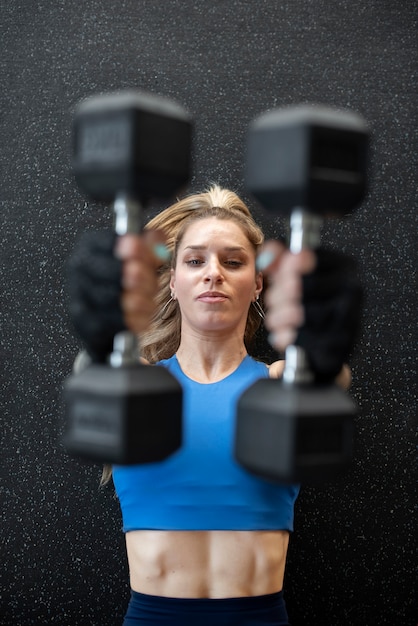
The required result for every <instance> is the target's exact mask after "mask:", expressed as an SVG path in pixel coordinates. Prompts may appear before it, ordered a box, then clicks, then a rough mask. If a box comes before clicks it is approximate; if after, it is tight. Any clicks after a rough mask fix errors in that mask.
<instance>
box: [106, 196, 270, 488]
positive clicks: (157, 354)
mask: <svg viewBox="0 0 418 626" xmlns="http://www.w3.org/2000/svg"><path fill="white" fill-rule="evenodd" d="M210 217H215V218H217V219H220V220H232V221H233V222H235V223H236V224H238V225H239V226H240V227H241V228H242V230H243V232H244V233H245V235H246V237H247V238H248V241H249V242H250V243H251V245H252V246H253V249H254V252H255V254H257V252H258V250H259V248H260V246H261V245H262V243H263V241H264V235H263V232H262V230H261V228H260V227H259V226H258V225H257V224H256V222H255V221H254V218H253V217H252V215H251V213H250V211H249V209H248V207H247V206H246V204H244V202H243V201H242V200H241V199H240V198H239V197H238V196H237V194H236V193H234V192H233V191H230V190H228V189H222V188H221V187H219V186H218V185H212V186H211V187H209V189H207V190H206V191H204V192H203V193H200V194H193V195H190V196H187V197H185V198H183V199H182V200H179V201H178V202H176V203H175V204H173V205H171V206H170V207H168V208H167V209H165V210H164V211H162V212H161V213H159V214H158V215H156V216H155V217H154V218H153V219H152V220H150V221H149V222H148V224H147V225H146V228H147V229H159V230H162V231H163V232H164V234H165V236H166V246H167V248H168V249H169V251H170V252H171V263H167V264H166V265H162V266H161V267H160V269H159V274H160V289H159V291H158V295H157V299H156V305H157V306H156V311H157V312H156V315H155V317H154V320H153V322H152V324H151V327H150V329H149V331H148V332H146V333H144V334H143V335H142V336H141V353H142V356H143V357H145V358H146V359H147V360H148V361H149V362H150V363H156V362H157V361H160V360H161V359H167V358H169V357H171V356H173V354H175V352H176V351H177V348H178V347H179V345H180V333H181V315H180V309H179V307H178V304H177V303H176V302H175V301H171V294H170V278H171V272H170V270H171V268H174V267H175V264H176V259H177V250H178V246H179V244H180V243H181V241H182V238H183V236H184V234H185V232H186V230H187V228H188V227H189V226H190V224H192V223H194V222H196V221H197V220H202V219H207V218H210ZM260 324H261V318H260V316H259V314H258V313H257V311H256V310H255V308H254V307H250V308H249V311H248V317H247V324H246V328H245V334H244V341H245V344H246V346H247V349H248V347H249V346H250V345H251V342H252V341H253V339H254V336H255V333H256V332H257V330H258V328H259V326H260ZM111 476H112V467H111V466H110V465H105V466H104V468H103V473H102V477H101V481H100V484H101V485H102V486H103V485H105V484H106V483H108V482H109V480H110V478H111Z"/></svg>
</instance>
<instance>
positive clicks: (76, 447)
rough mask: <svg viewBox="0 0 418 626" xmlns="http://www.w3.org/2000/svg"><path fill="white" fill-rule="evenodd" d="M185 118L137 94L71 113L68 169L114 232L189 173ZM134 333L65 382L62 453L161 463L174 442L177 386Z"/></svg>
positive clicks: (178, 425) (102, 99)
mask: <svg viewBox="0 0 418 626" xmlns="http://www.w3.org/2000/svg"><path fill="white" fill-rule="evenodd" d="M191 141H192V121H191V119H190V116H189V115H188V113H187V112H186V111H185V110H184V109H183V108H182V107H181V106H179V105H178V104H177V103H175V102H173V101H171V100H168V99H166V98H163V97H160V96H155V95H153V94H148V93H144V92H141V91H129V92H120V93H113V94H105V95H100V96H93V97H91V98H88V99H86V100H84V101H83V102H82V103H80V104H79V106H78V107H77V109H76V112H75V116H74V153H73V172H74V176H75V180H76V182H77V183H78V186H79V188H80V189H81V190H82V191H83V192H84V193H86V194H87V195H88V196H89V197H90V198H92V199H95V200H100V201H105V202H111V203H112V205H113V211H114V222H115V230H116V234H117V235H124V234H127V233H139V232H140V231H141V226H142V214H143V207H144V206H145V205H146V204H147V203H148V202H149V201H150V200H151V199H152V198H158V199H165V198H169V197H171V196H172V195H173V194H174V193H175V192H177V191H179V189H180V188H182V187H183V186H184V185H186V183H187V182H188V180H189V177H190V171H191ZM139 356H140V350H139V345H138V340H137V337H136V336H134V335H133V334H132V333H130V332H121V333H118V334H117V335H116V336H115V338H114V346H113V352H112V354H111V355H109V359H108V363H107V364H99V363H92V364H90V365H89V366H88V367H87V368H86V369H85V370H84V371H82V372H80V373H75V374H74V375H72V376H70V377H69V379H67V381H66V382H65V386H64V397H65V404H66V428H65V433H64V437H63V442H64V446H65V448H66V450H67V452H68V453H69V454H70V455H72V456H76V457H80V458H85V459H89V460H92V461H96V462H100V463H115V464H123V465H124V464H133V463H150V462H156V461H161V460H163V459H165V458H166V457H168V456H169V455H171V454H172V453H173V452H175V451H176V450H177V449H178V448H179V447H180V445H181V441H182V390H181V386H180V384H179V383H178V382H177V380H176V379H175V378H174V377H173V376H172V375H171V374H170V373H169V372H168V371H167V370H166V369H165V368H163V367H159V366H149V365H143V364H141V363H140V362H139Z"/></svg>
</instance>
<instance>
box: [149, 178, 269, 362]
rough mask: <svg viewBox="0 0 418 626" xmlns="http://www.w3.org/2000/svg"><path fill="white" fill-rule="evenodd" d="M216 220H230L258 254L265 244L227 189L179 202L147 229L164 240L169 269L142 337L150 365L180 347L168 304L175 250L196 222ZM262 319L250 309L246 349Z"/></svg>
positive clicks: (175, 312)
mask: <svg viewBox="0 0 418 626" xmlns="http://www.w3.org/2000/svg"><path fill="white" fill-rule="evenodd" d="M211 217H215V218H216V219H220V220H231V221H233V222H235V223H236V224H238V225H239V226H240V228H241V229H242V230H243V232H244V233H245V235H246V237H247V238H248V241H249V242H250V243H251V245H252V246H253V249H254V252H255V254H257V252H258V250H259V248H260V246H261V245H262V243H263V241H264V236H263V232H262V230H261V229H260V227H259V226H258V225H257V224H256V222H255V221H254V218H253V217H252V215H251V213H250V211H249V209H248V207H247V206H246V204H244V202H243V201H242V200H241V199H240V198H239V197H238V196H237V194H236V193H234V192H233V191H230V190H228V189H222V188H221V187H219V186H218V185H213V186H211V187H210V188H209V189H208V190H207V191H204V192H203V193H200V194H194V195H190V196H187V197H185V198H183V199H182V200H179V201H178V202H176V203H175V204H173V205H172V206H170V207H168V208H167V209H165V210H164V211H162V212H161V213H159V214H158V215H157V216H156V217H154V218H153V219H152V220H151V221H150V222H149V223H148V224H147V226H146V228H152V229H160V230H162V231H163V232H164V234H165V236H166V238H167V240H166V246H167V247H168V249H169V250H170V252H171V265H168V264H167V265H164V266H162V267H161V268H160V289H159V291H158V296H157V299H156V311H157V312H156V315H155V317H154V320H153V322H152V324H151V327H150V329H149V331H148V332H146V333H144V335H142V336H141V349H142V355H143V356H144V357H145V358H146V359H147V360H148V361H150V362H151V363H155V362H157V361H159V360H161V359H167V358H169V357H171V356H173V354H175V352H176V351H177V349H178V347H179V344H180V333H181V314H180V310H179V307H178V304H177V302H175V301H174V300H173V301H172V300H171V294H170V277H171V273H170V270H171V268H174V267H175V265H176V260H177V250H178V246H179V244H180V243H181V241H182V238H183V236H184V234H185V232H186V230H187V228H188V227H189V226H190V224H192V223H194V222H196V221H197V220H202V219H207V218H211ZM260 323H261V318H260V316H259V314H258V313H257V311H256V310H255V309H254V307H250V309H249V312H248V318H247V325H246V329H245V334H244V341H245V344H246V346H247V348H248V347H249V346H250V345H251V342H252V340H253V339H254V336H255V333H256V331H257V329H258V328H259V326H260Z"/></svg>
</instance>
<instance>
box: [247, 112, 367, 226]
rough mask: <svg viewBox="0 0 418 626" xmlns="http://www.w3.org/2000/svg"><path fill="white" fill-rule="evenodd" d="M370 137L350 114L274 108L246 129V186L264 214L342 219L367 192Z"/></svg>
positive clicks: (362, 122) (362, 121) (364, 126)
mask: <svg viewBox="0 0 418 626" xmlns="http://www.w3.org/2000/svg"><path fill="white" fill-rule="evenodd" d="M368 139H369V134H368V130H367V126H366V123H365V121H364V120H363V118H362V117H361V116H360V115H358V114H357V113H354V112H352V111H341V110H337V109H333V108H328V107H321V106H296V107H288V108H284V109H274V110H272V111H269V112H267V113H264V114H263V115H261V116H260V117H258V118H257V119H255V120H254V121H253V122H252V124H251V125H250V129H249V133H248V143H247V169H246V186H247V188H248V189H249V190H250V191H251V193H252V194H253V195H254V196H255V197H256V198H257V199H258V200H259V201H260V203H261V204H262V206H263V207H264V208H265V209H267V210H268V211H273V212H274V213H276V214H282V215H289V214H290V213H291V212H292V211H293V210H294V209H295V207H304V208H306V209H309V210H310V211H311V212H313V213H315V214H317V215H323V216H326V215H329V214H330V215H337V216H340V215H345V214H346V213H348V212H350V211H352V210H353V209H354V208H356V207H357V206H358V205H359V204H360V202H361V201H362V200H363V198H364V196H365V193H366V188H367V155H368Z"/></svg>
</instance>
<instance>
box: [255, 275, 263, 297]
mask: <svg viewBox="0 0 418 626" xmlns="http://www.w3.org/2000/svg"><path fill="white" fill-rule="evenodd" d="M262 291H263V273H262V272H257V274H256V275H255V298H257V296H259V295H260V293H261V292H262Z"/></svg>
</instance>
